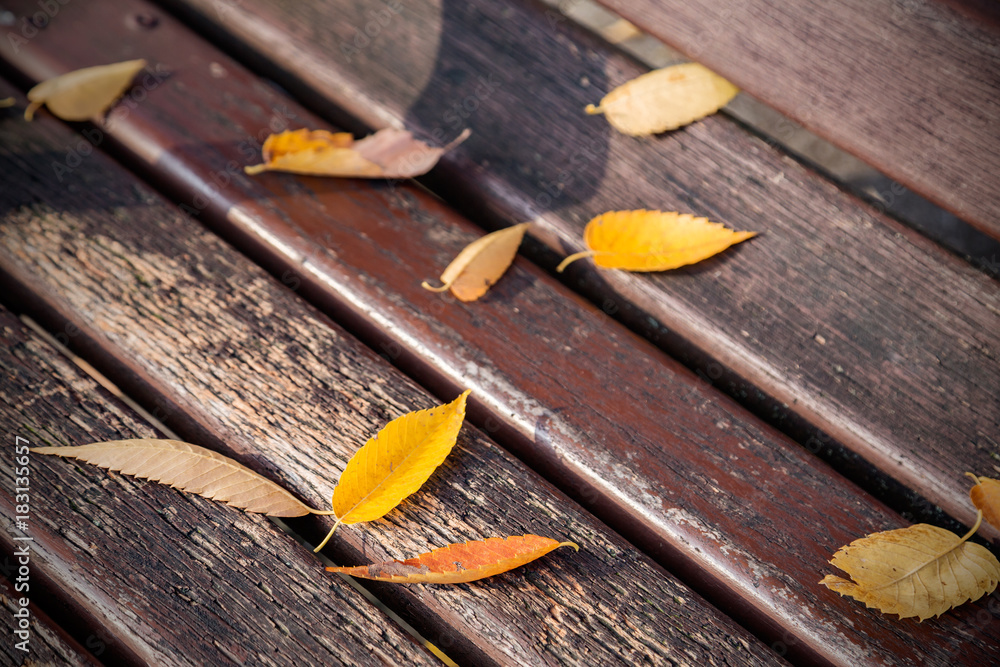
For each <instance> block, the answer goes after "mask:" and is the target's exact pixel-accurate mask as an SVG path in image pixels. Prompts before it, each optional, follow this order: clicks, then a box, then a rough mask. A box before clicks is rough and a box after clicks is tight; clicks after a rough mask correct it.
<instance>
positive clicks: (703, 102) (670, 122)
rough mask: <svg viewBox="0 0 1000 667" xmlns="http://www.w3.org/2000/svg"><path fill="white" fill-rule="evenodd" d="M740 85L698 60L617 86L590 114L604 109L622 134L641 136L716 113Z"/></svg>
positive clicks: (651, 73)
mask: <svg viewBox="0 0 1000 667" xmlns="http://www.w3.org/2000/svg"><path fill="white" fill-rule="evenodd" d="M738 92H739V89H738V88H737V87H736V86H734V85H733V84H731V83H729V82H728V81H726V80H725V79H723V78H722V77H721V76H719V75H718V74H715V73H714V72H712V71H710V70H708V69H706V68H705V67H703V66H701V65H699V64H697V63H685V64H683V65H673V66H671V67H665V68H663V69H658V70H654V71H652V72H649V73H647V74H643V75H642V76H640V77H637V78H635V79H632V80H631V81H629V82H628V83H624V84H622V85H621V86H618V87H617V88H615V89H614V90H612V91H611V92H610V93H608V94H607V95H605V96H604V99H602V100H601V104H600V106H596V107H595V106H594V105H593V104H590V105H588V106H587V108H586V109H585V111H586V112H587V113H589V114H599V113H603V114H604V116H605V118H607V119H608V122H609V123H611V126H612V127H614V128H615V129H616V130H618V131H619V132H622V133H623V134H630V135H633V136H642V135H647V134H657V133H659V132H665V131H667V130H673V129H675V128H678V127H681V126H682V125H687V124H688V123H692V122H694V121H696V120H698V119H699V118H704V117H705V116H707V115H709V114H712V113H715V112H716V111H718V110H719V109H720V108H722V107H723V106H725V105H726V104H727V103H728V102H729V100H731V99H733V97H735V96H736V93H738Z"/></svg>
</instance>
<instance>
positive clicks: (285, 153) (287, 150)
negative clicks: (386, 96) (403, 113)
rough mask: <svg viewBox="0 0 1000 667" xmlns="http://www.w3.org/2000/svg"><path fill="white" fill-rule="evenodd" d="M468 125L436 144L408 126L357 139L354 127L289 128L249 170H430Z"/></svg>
mask: <svg viewBox="0 0 1000 667" xmlns="http://www.w3.org/2000/svg"><path fill="white" fill-rule="evenodd" d="M469 134H470V131H469V130H465V131H464V132H462V133H461V134H460V135H458V137H457V138H456V139H455V140H454V141H452V142H451V143H450V144H448V145H447V146H444V147H442V148H433V147H431V146H428V145H427V144H425V143H424V142H422V141H418V140H416V139H414V138H413V135H412V134H411V133H410V132H407V131H406V130H397V129H395V128H391V127H390V128H386V129H384V130H379V131H378V132H376V133H375V134H372V135H369V136H367V137H365V138H364V139H361V140H360V141H355V140H354V138H353V137H352V136H351V134H350V133H349V132H338V133H333V132H327V131H326V130H308V129H300V130H288V131H285V132H282V133H281V134H272V135H270V136H269V137H268V138H267V139H266V140H265V141H264V147H263V157H264V163H263V164H258V165H253V166H249V167H244V168H243V171H245V172H246V173H248V174H259V173H261V172H262V171H288V172H292V173H295V174H307V175H311V176H340V177H344V178H412V177H414V176H420V175H421V174H426V173H427V172H428V171H430V170H431V168H432V167H434V165H436V164H437V162H438V160H439V159H440V158H441V156H442V155H444V154H445V153H446V152H448V151H450V150H451V149H453V148H454V147H455V146H457V145H458V144H460V143H462V142H463V141H465V139H466V138H468V136H469Z"/></svg>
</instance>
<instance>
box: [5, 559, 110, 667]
mask: <svg viewBox="0 0 1000 667" xmlns="http://www.w3.org/2000/svg"><path fill="white" fill-rule="evenodd" d="M4 558H5V559H6V560H5V562H4V565H5V566H6V567H5V569H6V571H8V572H9V573H11V575H12V576H17V574H16V573H17V566H16V559H15V561H14V563H15V565H13V566H12V564H11V557H10V556H9V555H5V556H4ZM14 586H15V584H13V583H11V582H10V581H8V580H7V579H5V578H3V577H0V604H2V606H3V608H4V613H2V614H0V632H3V636H4V638H5V641H4V642H3V654H2V655H3V658H4V660H3V661H4V663H5V664H8V665H33V664H34V665H51V667H56V665H74V666H76V665H79V666H80V667H97V666H98V665H100V664H101V663H99V662H98V661H97V660H96V659H95V658H94V655H92V654H91V653H90V652H89V651H87V650H86V649H85V648H83V647H82V646H80V644H79V643H78V642H77V641H76V640H75V639H73V638H72V637H70V636H69V635H68V634H67V633H66V631H65V630H63V629H62V628H61V627H59V626H58V625H56V624H55V623H53V622H52V619H50V618H49V617H48V616H47V615H46V614H45V612H43V611H42V610H41V609H39V608H38V605H36V604H34V603H29V604H28V605H27V607H26V608H27V609H28V616H27V617H25V618H26V619H27V622H28V627H27V631H28V634H27V635H15V634H14V632H15V631H17V632H23V631H24V627H23V626H22V625H21V623H20V621H21V618H19V617H16V616H15V614H23V612H22V611H21V610H22V609H24V608H25V607H22V606H21V604H20V601H21V600H22V599H24V592H18V591H17V590H16V589H15V587H14ZM28 599H29V600H30V598H28ZM22 637H24V638H23V639H22ZM22 642H23V646H21V644H22ZM90 648H91V649H92V650H93V651H94V653H97V654H102V653H103V652H104V647H103V646H102V645H101V644H100V643H98V642H97V640H96V638H95V640H94V641H93V642H92V644H91V647H90Z"/></svg>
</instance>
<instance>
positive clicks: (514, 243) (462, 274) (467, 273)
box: [421, 222, 531, 301]
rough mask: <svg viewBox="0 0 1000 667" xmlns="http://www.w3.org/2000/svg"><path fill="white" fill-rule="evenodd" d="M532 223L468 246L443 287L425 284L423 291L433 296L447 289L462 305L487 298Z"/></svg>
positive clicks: (445, 275) (448, 270)
mask: <svg viewBox="0 0 1000 667" xmlns="http://www.w3.org/2000/svg"><path fill="white" fill-rule="evenodd" d="M530 224H531V223H530V222H522V223H521V224H519V225H514V226H513V227H508V228H507V229H501V230H500V231H496V232H493V233H492V234H487V235H486V236H484V237H482V238H480V239H478V240H476V241H473V242H472V243H470V244H469V245H467V246H466V247H465V248H464V249H463V250H462V252H460V253H458V256H457V257H455V259H454V260H452V262H451V264H449V265H448V268H446V269H445V270H444V273H442V274H441V282H442V283H444V284H443V285H441V286H440V287H433V286H431V285H430V284H428V283H427V282H426V281H425V282H423V283H421V287H423V288H424V289H429V290H430V291H432V292H443V291H445V290H447V289H450V290H451V293H452V294H454V295H455V297H456V298H457V299H459V300H460V301H475V300H476V299H478V298H479V297H481V296H482V295H484V294H486V290H488V289H489V288H490V287H491V286H492V285H493V283H495V282H496V281H498V280H499V279H500V276H502V275H503V274H504V272H505V271H506V270H507V267H509V266H510V265H511V262H513V261H514V255H516V254H517V248H518V246H520V245H521V239H523V238H524V233H525V231H527V229H528V226H529V225H530Z"/></svg>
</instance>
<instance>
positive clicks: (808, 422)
mask: <svg viewBox="0 0 1000 667" xmlns="http://www.w3.org/2000/svg"><path fill="white" fill-rule="evenodd" d="M169 4H170V6H172V7H178V8H180V7H181V5H182V4H183V6H184V7H187V8H188V10H186V11H185V13H184V14H183V15H184V16H185V17H186V18H188V19H189V20H192V21H199V22H200V23H201V25H203V26H205V28H206V29H207V30H210V31H211V33H212V34H213V36H214V38H216V39H220V40H227V41H228V42H229V43H231V44H233V45H234V46H233V48H237V49H238V50H239V51H240V53H241V54H242V55H243V56H244V57H245V58H247V59H248V60H251V61H252V62H253V63H254V64H255V65H258V66H260V67H261V68H265V69H266V70H267V71H268V72H269V73H271V74H273V75H274V76H275V78H277V79H278V80H279V81H281V83H282V84H283V85H285V86H286V87H288V88H290V89H292V90H295V91H296V92H298V93H299V94H300V95H301V96H303V97H304V98H305V99H308V101H309V103H310V104H311V105H313V106H315V107H317V108H320V109H321V110H322V111H323V112H324V113H325V115H326V116H328V117H331V118H338V117H343V116H344V115H345V113H346V114H349V115H351V116H353V117H354V118H356V119H360V120H361V121H363V122H364V123H367V124H369V125H373V126H382V125H387V124H405V125H406V126H407V127H409V128H413V129H415V130H416V131H418V132H422V133H424V134H425V135H429V136H431V137H434V138H438V139H444V140H446V139H448V138H450V137H451V136H452V134H453V133H457V131H458V130H459V129H460V128H461V127H463V126H465V125H468V126H469V127H471V128H472V130H473V134H472V137H471V138H470V139H469V140H468V141H467V142H466V143H464V144H463V145H462V146H461V147H460V148H459V149H458V150H457V151H455V152H454V153H453V154H450V155H448V156H446V157H445V160H444V163H443V164H442V165H441V166H439V167H438V168H437V169H436V170H435V172H433V173H432V174H431V175H430V177H429V178H428V179H427V182H428V183H429V184H430V185H432V186H433V187H434V188H436V189H437V190H438V191H439V192H441V193H444V194H445V195H447V196H449V197H450V198H451V201H452V202H453V203H455V204H457V205H459V206H460V207H461V208H462V210H464V211H466V212H467V213H468V214H469V215H471V216H472V217H473V219H475V220H476V221H477V222H481V223H483V224H485V225H487V226H490V227H497V226H505V225H508V224H510V222H511V221H512V220H514V221H522V220H528V219H534V220H535V222H536V226H535V228H534V231H533V232H532V234H533V236H534V238H535V239H536V240H537V241H539V242H540V244H539V245H535V246H533V251H532V256H533V257H534V258H535V259H537V260H538V261H540V262H541V263H542V264H543V265H545V266H549V267H553V266H554V265H555V263H556V262H557V261H558V259H559V258H561V257H562V256H565V255H566V254H568V253H570V252H575V251H577V250H580V249H582V244H581V241H580V238H581V235H582V229H583V226H584V225H585V224H586V222H587V220H589V219H590V218H591V217H592V216H593V215H595V214H597V213H600V212H603V211H606V210H614V209H621V208H638V207H647V208H662V209H665V210H681V211H690V212H695V213H698V214H703V215H707V216H709V217H710V218H711V219H713V220H717V221H720V222H723V223H726V224H727V225H729V226H731V227H733V228H737V229H753V230H758V231H761V232H763V234H762V235H761V237H760V238H758V239H756V240H754V241H752V242H750V243H747V244H743V245H742V246H740V247H739V248H737V249H734V250H732V251H729V252H727V254H726V255H724V256H722V257H719V258H717V259H714V260H712V261H710V262H707V263H704V264H701V265H699V266H697V267H692V268H687V269H682V270H680V271H674V272H670V273H666V274H661V275H635V274H626V273H624V272H615V271H599V270H596V269H594V268H593V267H592V265H591V264H589V263H587V262H579V263H577V264H576V265H574V266H573V267H571V269H570V270H569V275H568V276H567V280H568V281H569V283H570V284H571V285H573V286H574V287H575V288H576V289H578V290H580V291H581V292H583V293H584V294H586V295H588V296H589V297H591V299H592V300H593V301H594V302H595V303H597V304H604V303H606V302H607V300H608V299H610V300H611V302H613V304H614V306H615V308H616V314H615V317H616V318H618V319H620V320H622V321H624V322H626V323H627V324H628V325H629V326H630V327H631V328H633V329H634V330H636V331H638V332H640V333H642V334H643V335H644V336H646V337H648V338H649V339H651V340H652V341H654V342H655V343H656V344H657V345H659V346H661V347H663V348H664V349H666V350H668V351H669V352H671V353H672V354H673V355H674V356H676V357H678V358H680V359H681V360H683V361H684V363H685V364H686V365H688V366H689V367H693V368H695V369H696V371H697V372H698V374H699V375H700V376H702V377H703V378H704V379H705V381H706V382H711V383H713V384H714V385H717V386H719V387H722V388H724V389H725V390H726V391H727V392H728V393H730V394H732V395H734V396H736V397H737V398H739V399H740V400H741V401H744V402H746V403H747V404H749V405H750V406H752V407H753V408H754V409H755V410H756V411H757V412H758V413H759V414H762V415H765V416H766V418H767V419H768V420H769V421H772V422H773V423H775V424H777V425H779V426H780V427H781V428H782V429H783V430H786V431H788V432H790V433H792V434H793V435H794V436H795V437H796V438H798V439H799V440H800V441H801V442H803V443H805V444H806V446H807V447H808V448H809V449H810V450H811V451H820V450H823V451H825V452H829V453H828V454H827V455H828V456H831V457H833V458H834V460H836V461H837V462H838V465H839V466H841V469H843V470H846V471H847V472H849V473H850V474H852V475H853V476H855V478H857V479H858V480H859V481H861V482H862V483H864V484H866V485H867V488H870V489H872V490H875V491H879V492H881V490H882V489H883V488H884V480H883V479H880V478H879V477H878V476H874V477H869V476H868V472H867V471H866V470H865V469H864V463H865V462H867V463H869V464H871V465H873V466H875V467H876V468H877V469H879V470H881V471H882V472H883V473H885V474H887V475H889V476H891V477H893V478H895V479H896V480H898V481H899V482H900V483H901V484H902V485H903V487H904V489H905V488H909V489H916V490H919V492H920V493H921V494H923V496H924V497H925V498H926V501H923V500H920V499H917V500H914V499H913V498H909V497H906V496H905V490H900V491H899V494H900V495H901V496H903V497H902V498H901V499H900V500H899V501H898V502H897V506H898V507H900V509H901V510H905V511H911V509H910V507H911V506H912V504H913V503H914V502H916V503H918V504H919V505H920V506H921V507H925V508H926V507H930V508H931V509H933V508H934V507H935V506H939V507H941V508H943V510H944V511H945V512H947V513H949V514H950V515H952V516H955V517H958V518H960V519H961V520H963V521H966V522H968V521H970V519H971V516H972V514H971V511H970V506H969V504H968V502H967V501H966V497H965V496H966V483H965V481H964V478H963V476H962V473H963V472H964V471H965V470H967V469H989V468H988V466H991V465H993V464H994V463H995V461H996V460H997V457H998V456H1000V443H998V440H997V437H996V433H997V432H1000V368H998V365H997V363H996V351H997V350H1000V327H998V326H997V319H996V317H997V316H996V314H997V312H1000V289H998V286H997V283H996V282H995V281H993V280H991V279H990V278H989V277H988V276H986V275H982V274H980V273H978V272H977V271H975V270H974V269H973V268H971V267H969V266H968V265H967V264H965V263H964V262H961V261H958V260H956V259H955V258H954V257H952V256H950V255H949V254H948V253H946V252H944V251H942V250H941V249H940V248H939V247H938V246H936V245H934V244H932V243H929V242H927V241H926V239H924V238H923V237H921V236H919V235H918V234H915V233H914V232H913V231H912V230H909V229H907V228H906V227H904V226H902V225H900V224H898V223H897V222H895V221H893V220H891V219H889V218H887V217H885V216H883V215H880V214H878V213H877V212H875V211H874V210H873V209H872V208H871V207H869V206H867V205H865V204H862V203H861V202H859V201H858V200H857V199H856V198H854V197H852V196H849V195H847V194H845V193H843V192H841V191H839V190H838V189H837V188H835V187H834V186H833V185H832V184H830V183H828V182H826V181H825V180H823V179H822V178H820V177H819V176H817V175H816V174H815V173H813V172H811V171H809V170H807V169H806V168H804V167H802V166H801V165H799V164H798V163H796V162H794V161H792V160H790V159H788V158H787V157H785V156H783V155H782V154H781V153H779V152H778V151H776V150H774V149H772V148H770V147H768V146H767V145H766V144H764V142H762V141H761V140H759V139H757V138H755V137H753V136H750V135H748V134H747V133H746V132H745V131H744V130H743V129H742V128H741V127H740V126H738V125H737V124H736V123H734V122H732V121H731V120H729V119H727V118H725V117H723V116H715V117H712V118H709V119H706V120H705V121H702V122H699V123H696V124H694V125H691V126H689V127H688V128H686V129H684V130H682V131H679V132H674V133H671V134H669V135H666V136H662V137H658V138H656V139H648V140H636V139H632V138H628V137H623V136H620V135H618V134H616V133H614V132H613V131H611V130H610V129H609V128H608V127H607V125H606V123H605V122H604V121H603V120H602V119H599V118H597V119H595V118H592V117H586V116H584V115H583V114H581V113H579V111H580V110H581V109H582V108H583V107H584V105H585V104H586V103H588V102H594V101H597V100H599V99H600V97H601V96H602V95H603V94H604V93H605V92H606V91H608V90H610V89H611V88H612V87H614V86H616V85H618V84H620V83H623V82H624V81H626V80H628V79H631V78H633V77H634V76H637V75H638V74H640V73H641V72H642V69H641V68H639V67H637V66H636V65H635V64H634V63H633V62H631V61H630V60H628V59H627V58H625V57H623V56H621V55H620V54H617V53H616V52H614V51H611V50H609V49H608V48H607V46H606V45H604V44H602V43H601V42H600V41H598V40H596V39H594V38H592V37H591V36H589V35H587V34H585V33H583V32H581V31H580V30H578V29H576V28H575V27H573V26H572V25H570V24H569V22H568V21H565V22H560V21H558V20H557V19H556V18H553V15H550V14H548V13H546V12H544V11H543V10H542V9H541V8H537V7H534V6H528V5H524V4H521V3H516V2H514V3H511V2H495V1H493V0H479V1H477V2H472V3H466V4H464V5H462V6H461V7H459V6H451V5H449V6H444V7H442V8H440V9H435V8H432V7H430V6H427V5H421V4H419V3H417V4H407V5H406V8H405V10H404V11H402V12H401V13H399V14H394V13H392V12H391V11H390V14H392V15H391V17H390V19H391V20H388V22H387V23H386V25H384V26H382V24H381V23H378V21H376V23H378V25H379V26H380V27H379V28H378V30H376V29H375V28H374V27H372V28H371V32H373V33H377V34H375V36H374V37H372V38H370V39H369V42H368V45H367V46H365V47H364V48H356V52H355V50H352V45H354V44H355V42H354V40H355V38H357V32H358V30H364V29H365V28H366V24H367V22H368V21H371V20H375V19H373V18H371V16H372V15H369V14H368V13H367V12H370V11H375V9H373V7H375V8H377V7H378V6H380V5H378V4H377V3H375V4H374V5H373V4H370V3H365V2H347V1H346V0H345V1H343V2H321V1H315V2H308V3H295V4H288V3H277V2H271V1H270V0H245V1H243V2H240V3H235V4H231V5H225V6H224V9H222V10H219V11H215V9H214V7H215V5H213V4H211V3H209V2H208V0H184V2H183V3H181V2H179V1H177V0H171V2H170V3H169ZM220 6H221V5H220ZM376 14H377V15H379V16H383V19H384V18H385V15H383V14H381V13H379V12H378V11H376ZM53 27H55V26H53ZM358 40H359V41H358V44H365V42H364V41H362V40H361V39H360V38H358ZM348 59H349V60H348ZM267 63H271V64H270V65H268V64H267ZM540 63H545V64H546V65H544V66H543V65H540ZM38 71H40V70H38ZM595 121H597V122H596V123H595ZM355 122H357V121H355ZM296 124H298V123H296ZM133 150H138V149H133ZM540 246H544V247H540ZM531 247H532V246H530V244H529V248H531ZM893 493H896V492H895V491H894V492H893Z"/></svg>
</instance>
